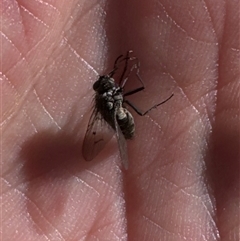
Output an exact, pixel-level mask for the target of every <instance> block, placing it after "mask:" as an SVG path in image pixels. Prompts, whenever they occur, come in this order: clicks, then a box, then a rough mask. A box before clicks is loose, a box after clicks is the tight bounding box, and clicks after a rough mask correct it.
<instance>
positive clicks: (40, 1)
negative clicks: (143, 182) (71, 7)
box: [35, 0, 61, 15]
mask: <svg viewBox="0 0 240 241" xmlns="http://www.w3.org/2000/svg"><path fill="white" fill-rule="evenodd" d="M35 1H36V2H39V3H41V4H43V5H46V6H48V7H50V8H52V9H53V10H54V11H56V12H57V13H58V14H59V15H60V14H61V12H60V11H59V9H57V8H56V7H55V6H53V5H52V4H50V3H47V2H44V1H42V0H35Z"/></svg>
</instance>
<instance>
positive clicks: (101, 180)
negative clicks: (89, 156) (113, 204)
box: [87, 170, 117, 195]
mask: <svg viewBox="0 0 240 241" xmlns="http://www.w3.org/2000/svg"><path fill="white" fill-rule="evenodd" d="M87 172H88V173H90V174H92V172H91V171H89V170H87ZM92 175H93V174H92ZM94 176H95V177H96V176H98V175H94ZM98 181H100V182H101V183H102V184H103V185H104V186H106V187H107V188H108V189H110V190H111V192H112V193H113V194H115V195H117V193H116V191H115V188H114V187H113V186H112V185H110V184H108V183H107V182H105V181H104V180H103V179H98Z"/></svg>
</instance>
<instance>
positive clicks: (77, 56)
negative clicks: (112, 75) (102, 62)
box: [64, 37, 98, 75]
mask: <svg viewBox="0 0 240 241" xmlns="http://www.w3.org/2000/svg"><path fill="white" fill-rule="evenodd" d="M64 40H65V41H66V43H67V46H68V47H69V49H70V50H71V51H72V53H73V54H74V55H75V56H76V58H77V59H78V60H79V59H80V61H81V62H82V63H84V64H85V65H86V67H87V68H88V69H90V70H92V71H93V72H94V73H95V74H96V75H98V73H97V71H96V70H95V69H94V67H93V66H91V65H90V64H89V63H88V62H87V61H86V60H84V58H82V57H81V56H80V55H79V54H78V53H77V51H76V50H75V49H74V48H73V47H72V46H71V45H70V44H69V42H68V39H67V38H66V37H64Z"/></svg>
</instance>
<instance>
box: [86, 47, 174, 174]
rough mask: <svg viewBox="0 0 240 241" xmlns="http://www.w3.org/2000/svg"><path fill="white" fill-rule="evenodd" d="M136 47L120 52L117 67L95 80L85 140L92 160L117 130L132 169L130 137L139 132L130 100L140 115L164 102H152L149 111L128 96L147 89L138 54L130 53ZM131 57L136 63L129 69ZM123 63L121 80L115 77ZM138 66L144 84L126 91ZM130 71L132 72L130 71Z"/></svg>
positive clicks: (124, 159) (124, 160)
mask: <svg viewBox="0 0 240 241" xmlns="http://www.w3.org/2000/svg"><path fill="white" fill-rule="evenodd" d="M132 52H133V51H128V52H127V54H126V56H125V57H124V56H123V55H120V56H119V57H118V58H117V59H116V60H115V63H114V67H113V70H112V71H111V72H110V73H108V74H107V75H102V76H99V78H98V80H97V81H96V82H95V83H94V84H93V90H94V91H95V98H94V102H95V103H94V104H95V105H94V109H93V112H92V115H91V117H90V120H89V123H88V128H87V131H86V134H85V137H84V141H83V148H82V153H83V157H84V158H85V160H86V161H91V160H92V159H94V157H95V156H96V155H97V154H98V153H99V152H100V151H101V150H102V149H103V148H104V146H105V145H106V144H107V142H108V141H110V139H111V138H112V136H113V135H114V134H116V137H117V142H118V147H119V152H120V158H121V161H122V163H123V166H124V168H125V169H128V155H127V143H126V140H127V139H132V138H133V136H134V133H135V123H134V118H133V116H132V114H131V113H130V112H129V111H128V110H127V109H126V108H125V104H128V105H129V106H131V107H132V109H133V110H134V111H135V112H136V113H137V114H139V115H141V116H144V115H146V114H147V113H148V112H149V111H151V110H152V109H153V108H156V107H157V106H159V105H162V104H163V103H165V102H166V101H168V100H169V99H170V98H172V96H173V94H172V95H171V96H170V97H168V98H167V99H166V100H164V101H163V102H161V103H159V104H157V105H154V106H152V107H151V108H150V109H148V110H147V111H145V112H141V111H140V110H139V109H138V108H137V107H136V106H134V105H133V104H132V103H131V102H130V101H129V100H127V99H126V98H125V97H126V96H129V95H132V94H135V93H137V92H139V91H142V90H144V89H145V86H144V83H143V81H142V79H141V77H140V75H139V65H140V63H139V61H138V59H137V58H136V57H130V55H131V54H132ZM130 61H131V62H132V63H133V64H132V66H131V67H130V69H129V64H130ZM120 63H123V64H124V68H123V71H122V74H121V76H120V81H119V84H117V83H116V82H115V80H114V78H113V76H114V75H115V74H116V71H117V70H118V68H119V67H118V66H119V64H120ZM134 69H136V75H137V78H138V80H139V81H140V82H141V84H142V86H141V87H139V88H136V89H134V90H130V91H128V92H126V93H125V92H124V86H125V84H126V82H127V80H128V78H129V76H130V74H131V72H132V71H133V70H134ZM127 71H128V73H127Z"/></svg>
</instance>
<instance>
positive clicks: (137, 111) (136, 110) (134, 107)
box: [124, 88, 173, 116]
mask: <svg viewBox="0 0 240 241" xmlns="http://www.w3.org/2000/svg"><path fill="white" fill-rule="evenodd" d="M139 89H140V88H139ZM136 90H138V89H136ZM138 91H140V90H138ZM138 91H137V92H138ZM135 93H136V92H135ZM172 97H173V94H171V95H170V96H169V97H168V98H167V99H166V100H164V101H162V102H160V103H158V104H156V105H154V106H152V107H151V108H149V109H148V110H146V111H145V112H143V111H141V110H139V109H138V108H137V107H136V106H135V105H134V104H132V103H131V102H130V101H129V100H125V101H124V102H125V103H127V104H128V105H129V106H131V107H132V108H133V110H134V111H135V112H136V113H137V114H138V115H140V116H144V115H146V114H147V113H148V112H149V111H151V110H152V109H155V108H157V107H158V106H160V105H162V104H164V103H165V102H167V101H168V100H170V99H171V98H172Z"/></svg>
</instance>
